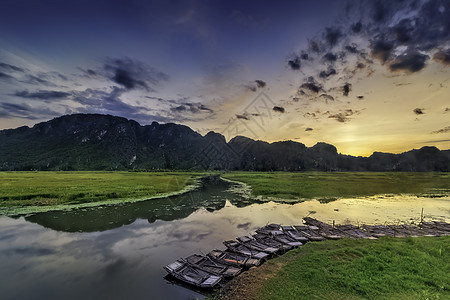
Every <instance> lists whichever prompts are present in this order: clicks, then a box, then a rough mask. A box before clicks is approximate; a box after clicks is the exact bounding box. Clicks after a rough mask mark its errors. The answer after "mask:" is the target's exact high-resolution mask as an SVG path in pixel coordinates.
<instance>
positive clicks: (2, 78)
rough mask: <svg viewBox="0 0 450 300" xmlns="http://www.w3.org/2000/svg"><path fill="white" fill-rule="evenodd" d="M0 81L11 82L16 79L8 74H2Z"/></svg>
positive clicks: (0, 73) (0, 74)
mask: <svg viewBox="0 0 450 300" xmlns="http://www.w3.org/2000/svg"><path fill="white" fill-rule="evenodd" d="M0 79H1V80H7V81H10V80H12V79H15V78H14V77H12V76H10V75H8V74H6V73H3V72H0Z"/></svg>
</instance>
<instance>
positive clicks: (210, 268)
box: [185, 254, 242, 277]
mask: <svg viewBox="0 0 450 300" xmlns="http://www.w3.org/2000/svg"><path fill="white" fill-rule="evenodd" d="M185 260H186V261H187V262H188V263H190V264H191V265H194V266H196V267H198V268H200V269H202V270H204V271H206V272H208V273H211V274H214V275H217V276H224V277H235V276H237V275H238V274H239V273H241V271H242V268H241V267H234V266H230V265H225V264H221V263H219V262H217V261H214V260H212V259H211V258H209V257H208V256H204V255H200V254H192V255H191V256H188V257H186V259H185Z"/></svg>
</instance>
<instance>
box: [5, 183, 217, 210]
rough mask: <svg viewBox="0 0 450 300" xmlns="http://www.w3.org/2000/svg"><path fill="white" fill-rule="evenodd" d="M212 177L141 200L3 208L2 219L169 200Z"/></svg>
mask: <svg viewBox="0 0 450 300" xmlns="http://www.w3.org/2000/svg"><path fill="white" fill-rule="evenodd" d="M208 176H211V174H210V175H205V176H199V177H197V178H194V183H193V184H189V185H186V186H185V187H184V188H182V189H181V190H179V191H176V192H167V193H162V194H157V195H154V196H150V197H139V198H117V199H111V200H103V201H96V202H86V203H80V204H59V205H49V206H44V205H43V206H23V207H1V208H0V217H1V216H5V217H26V216H28V215H31V214H35V213H42V212H50V211H70V210H73V209H83V208H92V207H100V206H109V205H117V204H122V203H135V202H142V201H147V200H154V199H164V198H169V197H173V196H178V195H182V194H185V193H188V192H191V191H194V190H196V189H198V188H200V187H201V185H202V179H204V178H206V177H208Z"/></svg>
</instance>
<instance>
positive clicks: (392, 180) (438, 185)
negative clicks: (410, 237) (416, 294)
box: [222, 172, 450, 201]
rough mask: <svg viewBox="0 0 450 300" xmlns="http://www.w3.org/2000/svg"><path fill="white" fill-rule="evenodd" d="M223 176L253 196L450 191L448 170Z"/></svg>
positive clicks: (437, 193)
mask: <svg viewBox="0 0 450 300" xmlns="http://www.w3.org/2000/svg"><path fill="white" fill-rule="evenodd" d="M222 177H223V178H225V179H229V180H234V181H240V182H243V183H245V184H247V185H249V186H251V189H252V194H253V196H262V197H274V198H282V199H293V198H294V199H302V198H306V199H312V198H317V199H319V200H321V199H322V200H324V201H327V200H330V199H331V200H334V198H335V197H337V198H339V197H358V196H372V195H377V194H417V195H427V196H431V197H440V196H442V195H449V194H450V174H449V173H431V172H430V173H402V172H395V173H394V172H333V173H325V172H301V173H292V172H264V173H263V172H229V173H226V174H223V175H222Z"/></svg>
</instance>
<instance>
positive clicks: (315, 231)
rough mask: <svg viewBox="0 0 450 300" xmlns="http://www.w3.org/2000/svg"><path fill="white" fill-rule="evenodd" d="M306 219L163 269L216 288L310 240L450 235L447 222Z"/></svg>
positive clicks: (263, 230) (260, 231)
mask: <svg viewBox="0 0 450 300" xmlns="http://www.w3.org/2000/svg"><path fill="white" fill-rule="evenodd" d="M303 220H304V223H305V225H294V226H281V225H278V224H269V225H266V226H264V227H262V228H259V229H257V230H256V233H255V234H252V235H251V236H241V237H237V238H236V240H228V241H224V242H223V244H224V245H225V246H226V250H219V249H214V250H212V251H210V252H209V253H208V254H206V255H200V254H193V255H191V256H188V257H186V258H181V259H178V260H177V261H175V262H173V263H171V264H169V265H167V266H165V267H164V269H165V270H166V271H167V272H168V273H169V275H171V276H173V277H174V278H176V279H178V280H180V281H182V282H184V283H187V284H189V285H192V286H195V287H200V288H213V287H215V286H216V285H218V284H219V283H220V282H221V281H223V280H224V279H230V278H233V277H235V276H237V275H239V274H240V273H241V272H242V270H244V269H246V268H250V267H255V266H259V265H260V264H261V263H262V262H263V261H264V260H267V259H269V258H271V257H273V256H275V255H281V254H283V253H285V252H286V251H288V250H290V249H292V248H295V247H299V246H301V245H303V244H304V243H306V242H310V241H322V240H324V239H341V238H352V239H356V238H364V239H376V238H379V237H382V236H392V237H407V236H411V237H414V236H442V235H450V224H449V223H445V222H421V223H420V224H419V225H418V226H415V225H408V224H401V225H361V226H355V225H350V224H345V225H337V226H334V224H333V225H330V224H326V223H323V222H321V221H319V220H316V219H314V218H311V217H305V218H303Z"/></svg>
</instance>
